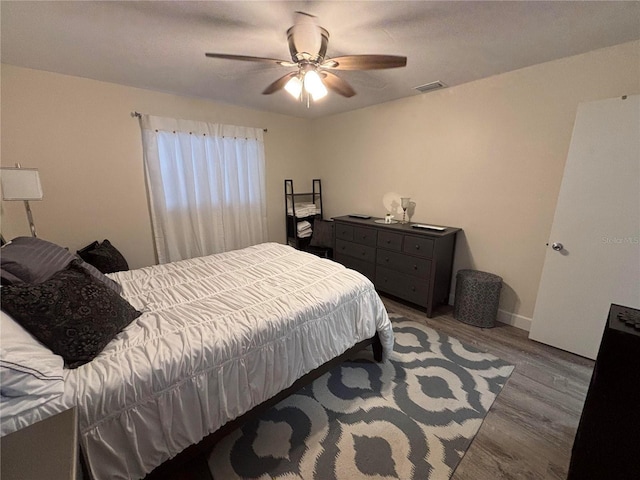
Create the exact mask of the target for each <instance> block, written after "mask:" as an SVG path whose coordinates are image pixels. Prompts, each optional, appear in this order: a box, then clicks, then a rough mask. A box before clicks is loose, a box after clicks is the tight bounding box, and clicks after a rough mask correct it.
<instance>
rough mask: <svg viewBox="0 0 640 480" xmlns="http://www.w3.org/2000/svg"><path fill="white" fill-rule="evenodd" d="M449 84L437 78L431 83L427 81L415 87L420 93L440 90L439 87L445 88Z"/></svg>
mask: <svg viewBox="0 0 640 480" xmlns="http://www.w3.org/2000/svg"><path fill="white" fill-rule="evenodd" d="M446 86H447V85H446V84H445V83H444V82H441V81H440V80H437V81H435V82H431V83H425V84H424V85H420V86H419V87H415V89H416V90H418V91H419V92H420V93H427V92H430V91H432V90H438V89H439V88H444V87H446Z"/></svg>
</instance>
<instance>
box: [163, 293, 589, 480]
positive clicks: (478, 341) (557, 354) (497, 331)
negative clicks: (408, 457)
mask: <svg viewBox="0 0 640 480" xmlns="http://www.w3.org/2000/svg"><path fill="white" fill-rule="evenodd" d="M383 301H384V303H385V306H386V307H387V310H388V311H389V313H395V314H399V315H402V316H404V317H407V318H408V319H410V320H415V321H417V322H421V323H424V324H425V325H428V326H429V327H431V328H434V329H436V330H439V331H441V332H444V333H446V334H447V335H451V336H453V337H456V338H457V339H459V340H460V341H462V342H463V343H466V344H468V345H473V346H475V347H476V348H478V349H479V350H482V351H485V352H489V353H492V354H494V355H496V356H497V357H500V358H502V359H503V360H506V361H508V362H510V363H512V364H513V365H515V369H514V371H513V373H512V374H511V377H510V378H509V380H508V381H507V383H506V385H505V387H504V388H503V389H502V391H501V392H500V394H499V395H498V398H497V399H496V401H495V403H494V404H493V406H492V407H491V410H490V411H489V413H488V415H487V417H486V419H485V421H484V423H483V424H482V427H481V428H480V431H479V432H478V434H477V435H476V437H475V439H474V440H473V442H472V444H471V446H470V447H469V450H467V453H466V454H465V456H464V457H463V459H462V461H461V462H460V464H459V465H458V468H457V469H456V471H455V472H454V474H453V476H452V480H503V479H504V480H509V479H518V480H520V479H527V480H528V479H540V480H555V479H562V480H564V479H566V477H567V469H568V466H569V460H570V457H571V447H572V445H573V438H574V436H575V433H576V429H577V427H578V421H579V420H580V413H581V411H582V405H583V403H584V399H585V397H586V394H587V388H588V386H589V381H590V379H591V372H592V370H593V362H592V361H591V360H587V359H585V358H582V357H578V356H576V355H572V354H570V353H567V352H564V351H562V350H558V349H556V348H553V347H549V346H547V345H543V344H541V343H537V342H534V341H531V340H529V339H528V338H527V332H525V331H524V330H520V329H518V328H515V327H511V326H509V325H504V324H500V323H498V324H497V326H496V327H495V328H491V329H481V328H477V327H472V326H469V325H465V324H463V323H461V322H459V321H457V320H455V319H454V318H453V315H452V309H451V308H450V307H444V308H441V309H440V310H439V311H438V314H437V315H436V316H434V317H433V318H427V317H426V315H425V313H424V312H422V311H419V310H416V309H413V308H411V307H408V306H406V305H404V304H401V303H398V302H395V301H393V300H390V299H387V298H384V297H383ZM177 478H179V479H180V480H210V479H211V475H210V474H209V472H208V470H207V466H206V459H200V460H199V461H194V462H192V463H191V465H189V467H188V468H186V469H185V470H184V471H183V472H182V475H179V476H178V477H174V479H177ZM216 480H217V479H216ZM220 480H222V479H220Z"/></svg>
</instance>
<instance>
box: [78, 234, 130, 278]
mask: <svg viewBox="0 0 640 480" xmlns="http://www.w3.org/2000/svg"><path fill="white" fill-rule="evenodd" d="M77 253H78V255H79V256H80V258H82V259H83V260H84V261H85V262H87V263H90V264H91V265H93V266H94V267H96V268H97V269H98V270H100V271H101V272H102V273H113V272H120V271H123V270H129V264H128V263H127V260H126V259H125V258H124V257H123V256H122V254H121V253H120V252H119V251H118V249H117V248H116V247H114V246H113V245H111V242H109V240H105V241H103V242H102V243H98V242H93V243H92V244H90V245H87V246H86V247H84V248H83V249H82V250H78V252H77Z"/></svg>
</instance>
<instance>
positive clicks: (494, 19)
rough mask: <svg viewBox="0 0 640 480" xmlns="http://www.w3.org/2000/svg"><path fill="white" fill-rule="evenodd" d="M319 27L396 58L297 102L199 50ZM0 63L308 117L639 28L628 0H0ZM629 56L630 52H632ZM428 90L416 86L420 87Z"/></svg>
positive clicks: (271, 50) (639, 14)
mask: <svg viewBox="0 0 640 480" xmlns="http://www.w3.org/2000/svg"><path fill="white" fill-rule="evenodd" d="M296 10H301V11H304V12H307V13H311V14H314V15H316V16H317V17H318V20H319V23H320V25H321V26H323V27H324V28H326V29H327V30H328V31H329V34H330V39H329V48H328V50H327V56H328V57H335V56H340V55H351V54H391V55H405V56H407V57H408V61H407V67H406V68H400V69H392V70H384V71H367V72H353V71H344V72H336V73H337V74H338V75H340V76H341V77H342V78H344V79H345V80H347V81H348V82H349V83H351V85H352V86H353V87H354V88H355V90H356V92H357V95H356V96H354V97H352V98H344V97H341V96H339V95H337V94H335V93H330V94H329V95H328V96H327V97H326V98H325V99H323V100H321V101H319V102H317V103H316V104H313V105H312V106H311V108H309V109H307V108H306V107H305V106H304V105H302V104H300V103H298V102H296V101H295V100H293V99H292V98H291V97H289V95H288V94H287V93H286V92H284V91H280V92H277V93H275V94H273V95H268V96H267V95H262V94H261V92H262V90H264V88H265V87H266V86H267V85H269V84H270V83H271V82H273V81H274V80H276V79H277V78H278V77H280V76H282V75H284V74H285V73H287V72H288V71H291V70H292V69H286V68H284V67H281V66H278V65H273V66H271V65H268V64H260V63H248V62H239V61H230V60H220V59H211V58H206V57H205V55H204V54H205V52H216V53H231V54H240V55H252V56H264V57H271V58H282V59H286V60H288V59H289V58H290V57H289V53H288V47H287V41H286V35H285V32H286V30H287V29H288V28H289V27H290V26H291V25H292V24H293V19H294V12H295V11H296ZM0 17H1V21H2V24H1V36H2V38H1V42H2V43H1V44H0V45H1V60H2V62H3V63H7V64H11V65H18V66H23V67H28V68H35V69H39V70H47V71H51V72H58V73H63V74H68V75H75V76H80V77H87V78H93V79H97V80H103V81H107V82H114V83H119V84H124V85H130V86H135V87H140V88H146V89H152V90H159V91H163V92H171V93H176V94H179V95H187V96H195V97H202V98H208V99H211V100H214V101H216V102H222V103H227V104H233V105H239V106H243V107H248V108H252V109H259V110H267V111H271V112H278V113H282V114H287V115H294V116H299V117H308V118H314V117H318V116H324V115H330V114H335V113H339V112H344V111H348V110H354V109H357V108H362V107H366V106H369V105H374V104H378V103H382V102H386V101H390V100H394V99H397V98H401V97H407V96H410V95H420V93H419V92H417V91H416V90H414V87H416V86H418V85H423V84H425V83H429V82H432V81H435V80H440V81H442V82H444V83H445V84H447V85H449V86H454V85H458V84H461V83H465V82H469V81H472V80H476V79H479V78H483V77H488V76H491V75H495V74H498V73H502V72H506V71H511V70H515V69H518V68H522V67H526V66H529V65H534V64H537V63H542V62H546V61H549V60H553V59H556V58H561V57H566V56H570V55H575V54H579V53H583V52H587V51H590V50H594V49H597V48H602V47H607V46H611V45H616V44H619V43H624V42H628V41H631V40H635V39H638V38H640V2H636V1H632V2H619V1H614V2H583V1H576V2H561V1H553V2H545V1H520V2H506V1H503V2H484V1H473V2H472V1H467V2H448V1H447V2H437V1H418V2H405V1H373V2H355V1H320V2H319V1H311V2H286V1H271V2H255V1H251V2H245V1H233V2H213V1H204V2H193V1H168V2H162V1H148V2H138V1H125V2H118V1H108V2H97V1H89V2H86V1H82V2H81V1H72V2H64V1H56V2H31V1H4V0H3V1H2V2H1V4H0ZM639 62H640V58H639ZM427 95H428V94H427Z"/></svg>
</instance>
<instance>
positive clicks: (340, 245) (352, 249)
mask: <svg viewBox="0 0 640 480" xmlns="http://www.w3.org/2000/svg"><path fill="white" fill-rule="evenodd" d="M336 253H340V254H342V255H348V256H350V257H354V258H358V259H360V260H363V261H365V262H370V263H372V264H373V263H375V261H376V249H375V248H374V247H370V246H368V245H360V244H359V243H354V242H346V241H344V240H336Z"/></svg>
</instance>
